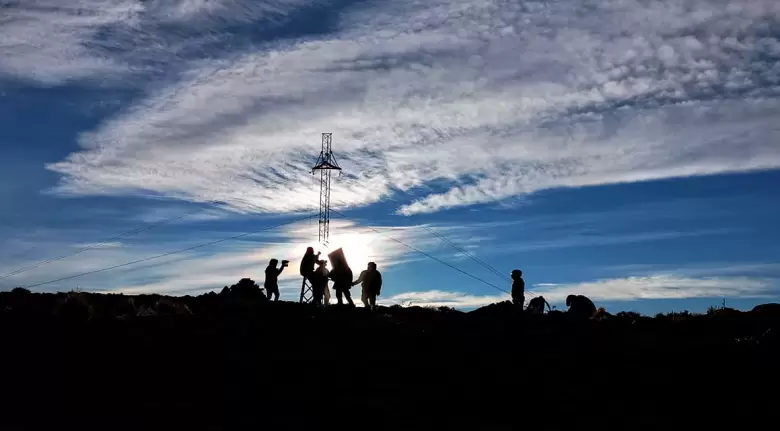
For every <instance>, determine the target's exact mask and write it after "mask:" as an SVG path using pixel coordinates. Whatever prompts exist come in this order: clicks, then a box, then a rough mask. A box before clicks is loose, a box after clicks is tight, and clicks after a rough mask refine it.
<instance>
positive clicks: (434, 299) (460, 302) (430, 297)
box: [378, 290, 510, 308]
mask: <svg viewBox="0 0 780 431" xmlns="http://www.w3.org/2000/svg"><path fill="white" fill-rule="evenodd" d="M507 300H510V297H509V295H471V294H468V293H463V292H446V291H441V290H428V291H424V292H404V293H400V294H397V295H394V296H391V297H389V298H386V299H383V298H381V297H380V298H379V301H378V302H379V303H380V304H381V305H394V304H400V305H410V306H420V307H453V308H473V307H482V306H484V305H488V304H493V303H495V302H501V301H507Z"/></svg>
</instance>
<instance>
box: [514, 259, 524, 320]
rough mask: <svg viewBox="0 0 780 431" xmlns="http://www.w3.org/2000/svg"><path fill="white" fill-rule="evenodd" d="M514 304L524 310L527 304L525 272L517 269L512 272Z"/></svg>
mask: <svg viewBox="0 0 780 431" xmlns="http://www.w3.org/2000/svg"><path fill="white" fill-rule="evenodd" d="M512 303H514V304H515V306H517V307H520V310H522V309H523V304H524V303H525V280H523V271H520V270H519V269H515V270H513V271H512Z"/></svg>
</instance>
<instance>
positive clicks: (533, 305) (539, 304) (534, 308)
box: [525, 296, 550, 314]
mask: <svg viewBox="0 0 780 431" xmlns="http://www.w3.org/2000/svg"><path fill="white" fill-rule="evenodd" d="M545 305H546V306H547V311H550V304H549V303H548V302H547V300H546V299H544V296H537V297H536V298H534V299H532V300H530V301H528V308H526V309H525V311H526V312H528V313H531V314H544V306H545Z"/></svg>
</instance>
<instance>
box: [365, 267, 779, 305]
mask: <svg viewBox="0 0 780 431" xmlns="http://www.w3.org/2000/svg"><path fill="white" fill-rule="evenodd" d="M779 280H780V279H777V278H758V277H750V276H716V277H686V276H682V275H674V274H656V275H648V276H636V277H624V278H612V279H604V280H596V281H585V282H579V283H568V284H553V283H537V284H535V285H533V286H530V289H528V290H527V291H526V300H528V299H531V297H534V296H539V295H541V296H544V297H545V299H547V300H548V301H549V302H550V303H562V302H565V301H566V296H568V295H572V294H576V295H585V296H588V297H589V298H591V299H593V300H594V301H596V302H598V301H638V300H646V299H689V298H713V297H728V298H732V297H740V298H761V297H770V296H776V295H777V293H778V292H780V281H779ZM531 289H532V290H533V292H531ZM507 300H510V297H509V295H473V294H469V293H464V292H449V291H442V290H428V291H412V292H404V293H400V294H397V295H394V296H391V297H389V298H386V299H381V301H380V303H381V304H382V305H393V304H400V305H417V306H422V307H425V306H432V307H441V306H446V307H454V308H461V309H464V308H465V309H468V308H475V307H482V306H485V305H489V304H493V303H496V302H502V301H507ZM564 309H565V307H564Z"/></svg>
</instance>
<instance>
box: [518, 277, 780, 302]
mask: <svg viewBox="0 0 780 431" xmlns="http://www.w3.org/2000/svg"><path fill="white" fill-rule="evenodd" d="M533 290H534V292H535V294H536V295H542V296H544V297H545V298H546V299H547V300H548V301H550V302H553V301H554V302H564V301H565V300H566V296H568V295H572V294H576V295H585V296H588V297H590V298H592V299H594V300H605V301H606V300H610V301H635V300H641V299H686V298H712V297H741V298H750V297H754V298H756V297H765V296H772V295H773V294H777V293H778V291H780V280H778V279H776V278H758V277H750V276H717V277H686V276H682V275H676V274H656V275H648V276H637V277H625V278H613V279H605V280H596V281H588V282H581V283H571V284H552V283H538V284H535V285H534V286H533Z"/></svg>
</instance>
